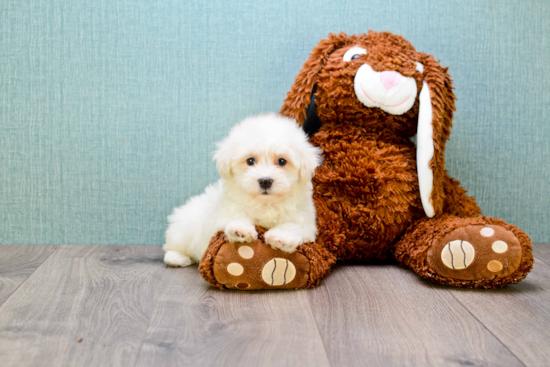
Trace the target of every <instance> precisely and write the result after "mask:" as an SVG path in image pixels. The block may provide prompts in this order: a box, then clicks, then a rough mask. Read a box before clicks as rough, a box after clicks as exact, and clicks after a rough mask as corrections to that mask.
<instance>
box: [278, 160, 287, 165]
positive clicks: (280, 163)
mask: <svg viewBox="0 0 550 367" xmlns="http://www.w3.org/2000/svg"><path fill="white" fill-rule="evenodd" d="M277 163H279V166H284V165H285V164H286V159H284V158H279V160H278V161H277Z"/></svg>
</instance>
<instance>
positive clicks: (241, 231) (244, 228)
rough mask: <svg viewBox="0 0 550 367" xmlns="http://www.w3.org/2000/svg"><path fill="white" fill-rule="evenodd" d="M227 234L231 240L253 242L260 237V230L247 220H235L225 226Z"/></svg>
mask: <svg viewBox="0 0 550 367" xmlns="http://www.w3.org/2000/svg"><path fill="white" fill-rule="evenodd" d="M224 232H225V236H226V238H227V240H228V241H229V242H232V243H235V242H252V241H256V240H257V239H258V232H256V228H254V226H253V225H252V224H250V223H249V222H247V221H244V220H243V221H234V222H231V223H229V224H228V225H227V226H226V227H225V231H224Z"/></svg>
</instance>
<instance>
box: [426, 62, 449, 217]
mask: <svg viewBox="0 0 550 367" xmlns="http://www.w3.org/2000/svg"><path fill="white" fill-rule="evenodd" d="M420 55H421V57H420V62H418V63H417V70H418V71H420V72H421V73H422V76H423V80H424V81H423V85H422V90H421V91H420V96H419V102H420V108H419V113H418V127H417V138H416V139H417V144H416V165H417V171H418V184H419V188H420V198H421V200H422V207H423V208H424V212H425V213H426V215H427V216H428V217H430V218H431V217H433V216H435V215H436V214H440V213H442V212H443V201H444V199H445V194H444V192H443V180H444V178H445V176H446V171H445V144H446V142H447V140H448V139H449V135H450V134H451V127H452V119H453V111H454V110H455V103H454V100H455V99H456V98H455V96H454V94H453V86H452V81H451V77H450V75H449V74H448V73H447V70H448V69H449V68H443V67H441V65H439V63H438V62H437V61H436V60H435V59H434V58H433V56H431V55H427V54H420Z"/></svg>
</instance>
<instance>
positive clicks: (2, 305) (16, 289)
mask: <svg viewBox="0 0 550 367" xmlns="http://www.w3.org/2000/svg"><path fill="white" fill-rule="evenodd" d="M60 247H61V245H55V250H53V251H52V252H51V254H49V255H48V256H47V257H46V258H45V259H44V261H42V262H41V263H40V265H38V266H37V267H36V269H34V270H33V272H32V273H30V274H29V276H28V277H27V278H25V280H24V281H22V282H21V284H19V285H18V286H17V288H15V289H14V290H13V292H11V294H10V295H9V297H8V298H6V299H5V300H4V302H3V303H2V304H1V305H0V312H1V311H2V307H4V305H5V304H6V303H7V302H8V301H9V299H10V298H11V297H13V295H14V294H15V293H17V291H18V290H19V288H21V286H22V285H23V284H25V283H26V282H27V280H29V278H30V277H31V276H32V275H33V274H34V273H35V272H36V271H37V270H38V269H40V267H41V266H42V265H44V263H45V262H46V261H48V259H49V258H50V257H51V256H52V255H53V254H55V253H56V252H57V251H58V250H59V248H60Z"/></svg>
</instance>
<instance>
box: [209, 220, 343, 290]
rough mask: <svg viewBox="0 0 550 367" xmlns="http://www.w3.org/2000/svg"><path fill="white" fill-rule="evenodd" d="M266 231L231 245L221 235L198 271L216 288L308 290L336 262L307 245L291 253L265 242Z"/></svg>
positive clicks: (214, 242)
mask: <svg viewBox="0 0 550 367" xmlns="http://www.w3.org/2000/svg"><path fill="white" fill-rule="evenodd" d="M264 233H265V230H263V229H261V228H258V234H259V237H258V239H257V240H256V241H254V242H250V243H230V242H228V241H227V239H226V237H225V235H224V234H223V232H218V234H217V235H216V236H215V237H214V238H213V239H212V241H211V242H210V246H209V247H208V250H207V251H206V253H205V254H204V256H203V258H202V260H201V263H200V265H199V270H200V272H201V274H202V276H203V277H204V278H205V279H206V280H207V281H208V282H209V283H210V284H212V285H213V286H216V287H218V288H229V289H240V290H258V289H295V288H310V287H313V286H315V285H317V284H318V283H319V281H320V280H321V278H322V277H323V276H324V275H325V274H326V273H328V271H329V270H330V267H331V265H332V264H333V263H334V262H335V261H334V260H335V259H333V258H332V257H331V256H330V254H329V253H328V252H327V251H326V250H324V249H323V248H320V247H318V246H316V245H315V244H311V243H306V244H304V245H302V246H300V247H299V248H298V249H297V251H295V252H293V253H288V252H284V251H281V250H277V249H274V248H272V247H270V246H268V245H266V244H265V243H264Z"/></svg>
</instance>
